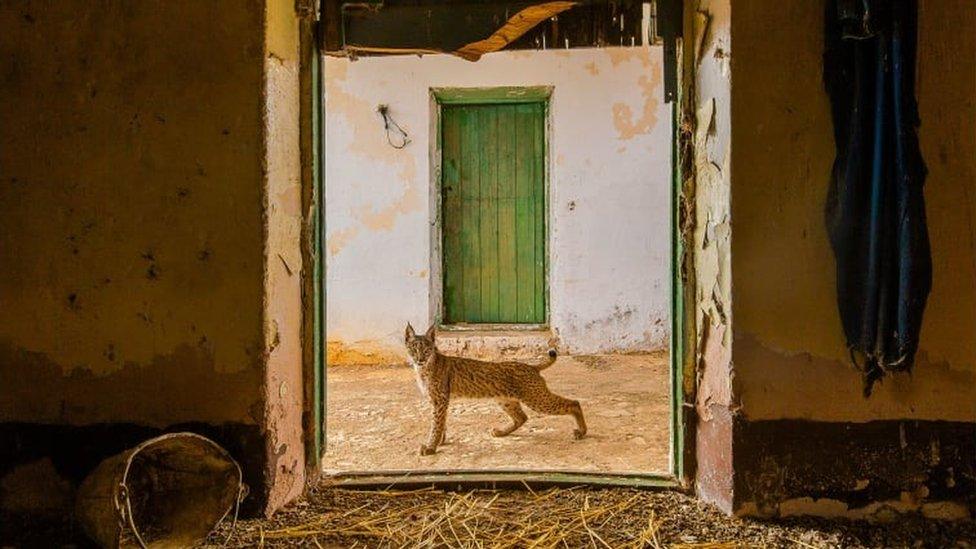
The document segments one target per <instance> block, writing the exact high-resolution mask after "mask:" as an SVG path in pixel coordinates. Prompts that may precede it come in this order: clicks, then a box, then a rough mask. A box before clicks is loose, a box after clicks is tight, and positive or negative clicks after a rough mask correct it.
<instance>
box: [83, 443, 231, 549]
mask: <svg viewBox="0 0 976 549" xmlns="http://www.w3.org/2000/svg"><path fill="white" fill-rule="evenodd" d="M246 493H247V489H246V487H245V486H244V483H243V481H242V477H241V467H240V465H238V464H237V462H236V461H234V459H233V458H232V457H231V456H230V454H228V453H227V451H226V450H224V449H223V448H221V447H220V446H219V445H218V444H217V443H215V442H213V441H212V440H210V439H208V438H205V437H202V436H200V435H197V434H194V433H172V434H167V435H163V436H160V437H156V438H152V439H149V440H147V441H145V442H143V443H142V444H139V445H138V446H136V447H135V448H131V449H129V450H126V451H125V452H122V453H121V454H117V455H115V456H112V457H110V458H108V459H106V460H105V461H103V462H102V463H101V464H99V466H98V467H96V468H95V470H94V471H93V472H92V473H91V474H90V475H89V476H88V478H86V479H85V481H84V482H83V483H82V484H81V487H80V488H79V489H78V498H77V501H76V504H75V513H76V515H77V517H78V520H79V522H80V523H81V526H82V528H83V529H84V530H85V533H86V534H87V535H88V536H89V537H90V538H92V540H94V541H96V542H98V544H99V545H101V546H102V547H109V548H113V549H114V548H117V547H126V546H128V547H131V546H140V547H188V546H191V545H193V544H194V543H197V542H199V541H201V540H203V539H204V538H206V537H207V535H208V534H210V532H212V531H213V529H214V528H216V526H217V525H218V524H219V523H220V522H221V521H222V520H224V519H225V518H227V517H228V516H233V520H234V521H235V522H236V520H237V510H238V508H239V506H240V503H241V500H242V499H244V496H245V495H246ZM231 530H233V528H231Z"/></svg>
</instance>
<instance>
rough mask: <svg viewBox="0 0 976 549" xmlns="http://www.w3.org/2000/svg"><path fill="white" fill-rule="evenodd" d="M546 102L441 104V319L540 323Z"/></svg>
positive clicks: (543, 318) (543, 306)
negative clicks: (442, 291) (442, 309)
mask: <svg viewBox="0 0 976 549" xmlns="http://www.w3.org/2000/svg"><path fill="white" fill-rule="evenodd" d="M545 111H546V105H545V103H543V102H539V101H536V102H522V103H514V104H502V103H499V104H454V105H444V106H442V110H441V136H442V142H441V159H442V168H441V173H442V181H441V193H442V215H443V217H442V219H443V270H444V321H445V322H446V323H448V324H484V323H488V324H542V323H544V322H545V321H546V291H545V289H546V285H545V277H546V242H545V241H546V225H545V222H546V204H545Z"/></svg>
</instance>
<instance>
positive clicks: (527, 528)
mask: <svg viewBox="0 0 976 549" xmlns="http://www.w3.org/2000/svg"><path fill="white" fill-rule="evenodd" d="M918 528H921V531H919V530H918ZM225 533H226V530H223V531H218V532H216V533H215V534H214V535H213V536H211V540H212V541H213V542H214V543H216V542H218V541H219V540H222V539H223V537H222V536H223V535H224V534H225ZM972 535H973V528H972V526H969V527H968V530H967V527H966V526H959V525H952V524H947V523H946V524H940V525H939V526H937V527H936V529H934V530H933V528H932V527H931V526H929V525H928V524H925V523H918V524H916V523H913V522H912V521H903V522H902V523H899V525H898V526H897V527H895V528H891V527H890V526H880V527H879V526H871V525H866V524H862V525H858V524H851V523H843V522H841V523H837V522H833V523H828V522H823V521H819V522H818V521H794V522H791V523H784V524H769V523H761V522H755V521H743V520H739V519H736V518H733V517H727V516H725V515H722V514H721V513H719V512H718V511H716V510H715V509H713V508H711V507H709V506H707V505H704V504H702V503H700V502H698V501H697V500H694V499H692V498H689V497H687V496H684V495H682V494H678V493H674V492H650V491H639V490H629V489H592V488H582V487H580V488H565V489H559V488H550V489H547V490H541V491H540V490H532V489H530V488H529V487H528V486H526V487H525V489H524V490H472V491H464V492H444V491H440V490H435V489H432V488H428V489H423V490H413V491H398V490H384V491H357V490H346V489H337V488H327V487H322V488H318V489H316V490H313V492H312V493H311V494H310V496H309V497H308V499H307V500H305V501H303V502H300V503H298V504H296V505H293V506H291V507H289V508H288V509H286V510H285V511H284V512H282V513H279V514H278V515H275V517H274V518H272V519H265V520H250V521H243V522H242V523H239V524H238V528H237V532H235V533H234V535H233V537H232V538H231V540H230V544H231V545H233V546H239V547H296V546H303V547H343V548H352V547H476V548H486V549H488V548H492V549H493V548H515V547H518V548H533V549H536V548H539V549H543V548H556V547H570V548H577V547H593V548H601V549H605V548H613V549H617V548H644V547H646V548H655V549H659V548H665V547H667V548H675V549H693V548H694V549H732V548H740V547H750V548H751V547H798V548H809V547H817V548H820V547H876V546H889V547H903V546H904V547H909V546H921V547H952V546H953V545H954V543H956V542H957V541H960V540H962V543H966V542H965V540H966V539H972ZM919 540H922V542H923V543H922V544H921V545H918V544H916V543H915V542H916V541H919ZM964 546H965V545H959V547H964Z"/></svg>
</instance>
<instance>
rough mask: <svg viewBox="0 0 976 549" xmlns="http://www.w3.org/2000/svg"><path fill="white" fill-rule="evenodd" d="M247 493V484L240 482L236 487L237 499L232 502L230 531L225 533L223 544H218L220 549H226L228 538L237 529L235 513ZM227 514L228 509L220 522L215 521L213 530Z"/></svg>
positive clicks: (221, 520)
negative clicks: (224, 548) (232, 511)
mask: <svg viewBox="0 0 976 549" xmlns="http://www.w3.org/2000/svg"><path fill="white" fill-rule="evenodd" d="M248 492H249V490H248V488H247V484H244V483H243V482H241V483H240V484H238V485H237V499H236V500H235V501H234V520H233V521H232V522H231V523H230V531H229V532H227V537H225V538H224V541H223V543H221V544H220V546H221V547H227V542H229V541H230V538H232V537H233V536H234V530H236V529H237V513H238V512H239V511H240V510H241V503H242V502H243V501H244V498H246V497H247V494H248ZM228 513H230V509H228V510H227V513H224V516H222V517H220V520H218V521H217V524H215V525H214V528H216V527H217V526H220V523H221V522H224V519H225V518H227V514H228Z"/></svg>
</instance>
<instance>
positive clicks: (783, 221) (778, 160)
mask: <svg viewBox="0 0 976 549" xmlns="http://www.w3.org/2000/svg"><path fill="white" fill-rule="evenodd" d="M920 4H921V9H920V16H919V27H920V29H919V50H918V53H919V62H918V69H919V70H918V98H919V108H920V115H921V120H922V124H921V127H920V129H919V138H920V141H921V146H922V154H923V156H924V158H925V162H926V164H927V165H928V169H929V175H928V179H927V181H926V184H925V198H926V208H927V213H928V224H929V231H930V237H931V242H932V259H933V267H934V276H933V287H932V293H931V296H930V298H929V302H928V306H927V308H926V311H925V317H924V321H923V322H924V323H923V327H922V337H921V344H920V352H919V356H918V364H917V367H916V368H915V370H914V373H913V374H912V375H911V376H909V375H894V376H891V377H888V378H886V379H885V380H884V381H883V383H881V384H879V386H878V387H877V388H876V390H875V392H874V395H873V396H872V397H871V398H869V399H865V398H863V397H861V396H860V391H861V383H860V377H859V374H858V372H857V371H856V370H854V369H853V367H852V366H851V364H850V361H849V355H848V353H847V349H846V346H845V343H844V339H843V332H842V330H841V323H840V318H839V316H838V312H837V305H836V301H835V299H836V297H835V295H836V294H835V287H834V280H835V275H834V259H833V254H832V252H831V250H830V245H829V243H828V240H827V233H826V229H825V225H824V220H823V208H824V203H825V200H826V198H825V197H826V193H827V187H828V180H829V174H830V166H831V163H832V161H833V158H834V144H833V134H832V133H831V132H832V125H831V122H830V111H829V102H828V100H827V95H826V93H825V92H824V91H823V86H822V84H821V71H822V63H821V55H822V51H823V36H822V24H821V21H822V20H823V9H822V5H821V3H820V2H786V3H782V2H777V1H774V0H767V1H756V2H746V3H743V4H741V5H736V8H735V11H734V17H733V27H734V35H735V40H736V53H737V55H736V65H735V78H734V86H733V97H732V101H733V111H732V119H733V121H734V123H735V126H734V129H733V140H734V142H735V147H734V152H733V162H732V165H733V170H734V174H733V175H734V177H733V189H732V215H733V219H734V220H735V222H734V223H735V245H734V248H735V253H734V255H733V269H732V271H733V273H735V277H734V287H735V318H736V323H735V364H736V374H737V376H736V381H737V384H738V386H739V387H740V388H741V400H742V407H743V412H744V413H745V415H746V416H747V417H748V418H749V419H751V420H756V419H776V418H802V419H810V420H823V421H868V420H878V419H932V420H956V421H976V282H974V281H976V190H974V189H973V181H976V153H974V152H973V146H974V143H976V129H974V125H973V121H974V120H976V99H974V98H976V57H974V55H973V52H974V51H976V6H974V5H973V4H972V3H971V2H967V1H963V0H961V1H955V2H952V1H941V0H923V1H922V2H921V3H920ZM800 21H803V23H802V24H800V23H798V22H800ZM784 67H789V70H778V68H784ZM774 69H776V70H774Z"/></svg>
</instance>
